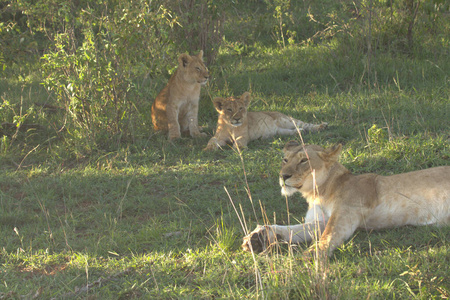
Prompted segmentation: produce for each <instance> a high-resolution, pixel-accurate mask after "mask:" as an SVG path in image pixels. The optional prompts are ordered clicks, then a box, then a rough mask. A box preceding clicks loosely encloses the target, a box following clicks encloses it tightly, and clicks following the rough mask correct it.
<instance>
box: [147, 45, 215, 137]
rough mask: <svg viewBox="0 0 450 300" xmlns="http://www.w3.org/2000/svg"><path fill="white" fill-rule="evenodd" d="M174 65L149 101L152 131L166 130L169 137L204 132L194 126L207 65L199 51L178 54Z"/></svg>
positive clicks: (206, 77)
mask: <svg viewBox="0 0 450 300" xmlns="http://www.w3.org/2000/svg"><path fill="white" fill-rule="evenodd" d="M178 63H179V65H178V68H177V70H176V71H175V73H174V74H173V75H172V77H170V79H169V82H168V83H167V85H166V87H165V88H164V89H162V91H161V92H160V93H159V94H158V96H157V97H156V99H155V101H154V102H153V105H152V122H153V127H154V129H155V130H156V131H164V132H168V133H169V139H170V140H173V139H176V138H179V137H181V133H189V134H190V135H191V137H200V136H206V133H201V132H200V130H199V127H198V119H197V118H198V102H199V100H200V87H201V86H202V85H204V84H206V82H207V81H208V78H209V73H208V68H206V66H205V65H204V63H203V51H200V53H199V54H198V55H196V56H190V55H188V54H181V55H180V56H179V57H178Z"/></svg>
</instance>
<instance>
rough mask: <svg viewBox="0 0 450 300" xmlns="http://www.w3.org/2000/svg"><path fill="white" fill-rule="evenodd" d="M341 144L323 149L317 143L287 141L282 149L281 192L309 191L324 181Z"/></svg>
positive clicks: (335, 159) (288, 193)
mask: <svg viewBox="0 0 450 300" xmlns="http://www.w3.org/2000/svg"><path fill="white" fill-rule="evenodd" d="M341 149H342V146H341V145H337V146H335V147H332V148H328V149H323V148H322V147H320V146H317V145H311V146H305V147H303V146H302V145H299V144H298V143H297V142H292V141H291V142H288V143H287V144H286V146H285V147H284V149H283V152H284V158H283V163H282V166H281V171H280V186H281V194H282V195H285V196H291V195H293V194H294V193H296V192H305V193H309V192H312V191H314V189H315V187H317V186H320V185H321V184H322V183H323V182H325V180H326V178H327V175H328V170H329V167H330V166H331V164H332V163H334V162H336V161H337V159H338V157H339V154H340V152H341Z"/></svg>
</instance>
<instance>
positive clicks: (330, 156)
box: [318, 144, 342, 162]
mask: <svg viewBox="0 0 450 300" xmlns="http://www.w3.org/2000/svg"><path fill="white" fill-rule="evenodd" d="M341 152H342V145H341V144H336V145H334V146H332V147H330V148H327V149H325V150H324V151H322V152H319V153H318V154H319V156H320V157H321V158H322V159H324V160H327V161H331V162H335V161H338V160H339V156H340V154H341Z"/></svg>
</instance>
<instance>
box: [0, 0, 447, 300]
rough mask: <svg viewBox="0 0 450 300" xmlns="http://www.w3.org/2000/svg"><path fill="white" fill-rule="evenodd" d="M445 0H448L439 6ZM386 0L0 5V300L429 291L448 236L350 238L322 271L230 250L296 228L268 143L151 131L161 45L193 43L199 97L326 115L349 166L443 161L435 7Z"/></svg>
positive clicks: (295, 206)
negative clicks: (206, 74)
mask: <svg viewBox="0 0 450 300" xmlns="http://www.w3.org/2000/svg"><path fill="white" fill-rule="evenodd" d="M447 2H448V1H447ZM447 2H446V1H444V0H422V1H415V0H402V1H376V0H359V1H346V0H341V1H308V0H305V1H290V0H264V1H257V0H252V1H220V0H219V1H214V0H202V1H193V0H182V1H158V0H156V1H144V0H137V1H129V2H126V1H116V0H107V1H84V0H79V1H69V0H62V1H52V0H34V1H31V0H11V1H6V0H0V67H1V68H0V72H1V76H0V99H1V101H0V122H1V127H0V170H1V172H0V241H1V243H0V299H19V298H25V299H33V298H34V299H37V298H42V299H48V298H89V299H105V298H113V299H128V298H152V299H153V298H162V299H166V298H188V299H189V298H194V299H198V298H268V299H279V298H280V299H281V298H283V299H296V298H299V299H311V298H333V299H350V298H351V299H359V298H370V299H386V298H390V299H391V298H400V299H411V298H417V299H446V298H449V297H450V285H449V280H448V278H449V277H450V273H449V271H448V265H449V262H450V261H449V260H450V259H449V258H450V254H449V251H450V246H449V240H450V238H449V236H450V229H449V228H448V227H442V228H434V227H422V228H413V227H405V228H397V229H389V230H384V231H379V232H366V231H359V232H357V234H356V235H355V237H353V238H352V239H351V240H350V241H348V242H347V243H346V244H345V245H343V246H342V247H341V248H340V249H339V250H337V251H336V252H335V255H334V256H333V257H331V258H330V260H329V261H328V262H324V261H316V262H306V261H302V260H301V259H300V257H301V255H300V253H301V251H297V249H298V248H302V247H303V246H300V247H290V246H288V245H282V246H281V248H280V249H274V251H273V252H272V253H269V254H268V255H260V256H253V255H251V254H248V253H243V252H242V251H241V250H240V241H241V237H242V236H243V235H244V234H245V232H246V231H247V230H251V229H253V227H254V226H255V225H256V224H261V223H263V222H271V223H272V222H277V223H280V224H288V223H296V222H300V221H301V217H302V216H303V214H304V213H305V211H306V203H305V201H304V200H303V199H302V198H301V197H300V196H295V197H292V198H290V199H284V198H283V197H282V196H281V195H280V191H279V187H278V183H277V182H278V179H277V177H278V176H277V173H278V171H279V166H280V161H281V152H280V150H281V149H282V147H283V145H284V144H285V142H287V141H288V140H290V139H293V138H295V139H299V138H300V137H276V138H274V139H270V140H262V141H256V142H253V143H251V144H250V145H249V148H248V149H246V150H245V151H243V152H242V153H237V152H235V151H233V150H231V149H228V150H223V151H218V152H215V153H204V152H202V151H201V149H202V148H203V147H204V146H205V145H206V143H207V141H208V138H204V139H199V140H192V139H187V138H186V139H181V140H179V141H176V142H174V143H170V142H168V141H167V139H166V137H165V136H164V135H161V134H157V133H155V132H153V129H152V125H151V118H150V106H151V104H152V100H153V98H154V97H155V96H156V95H157V93H158V92H159V91H160V90H161V89H162V88H163V87H164V85H165V84H166V82H167V80H168V78H169V76H170V74H171V73H172V72H173V71H174V70H175V68H176V57H177V56H178V55H179V54H180V53H184V52H189V53H196V52H197V51H198V50H200V49H203V51H204V52H205V55H206V60H207V62H208V65H209V68H210V70H211V73H212V79H211V82H210V83H209V85H208V86H206V87H205V88H204V90H203V93H202V97H201V102H200V106H201V107H200V114H199V119H200V123H201V125H202V126H203V127H204V129H205V131H206V132H208V133H209V134H211V135H212V134H213V133H214V130H215V124H216V118H217V116H216V113H215V111H214V109H213V107H212V105H211V99H212V98H213V97H216V96H228V95H239V94H241V93H243V92H244V91H251V92H252V94H253V96H254V100H253V102H252V107H251V109H254V110H269V109H270V110H278V111H281V112H284V113H286V114H289V115H292V116H294V117H296V118H299V119H301V120H303V121H307V122H321V121H326V122H329V124H330V128H329V129H328V130H327V131H324V132H321V133H319V134H307V135H304V136H303V137H302V138H303V140H304V141H305V142H306V143H316V144H320V145H323V146H329V145H332V144H335V143H342V144H344V151H343V155H342V159H341V161H342V163H343V164H344V165H346V166H347V167H348V168H349V169H350V170H352V171H353V172H355V173H362V172H377V173H380V174H395V173H400V172H405V171H411V170H417V169H423V168H428V167H433V166H439V165H449V157H450V147H449V139H450V122H449V121H448V120H449V119H450V96H449V95H450V86H449V80H450V79H449V75H450V72H449V70H450V60H449V59H448V57H449V54H450V53H449V52H450V36H449V34H448V33H449V32H450V5H449V3H447Z"/></svg>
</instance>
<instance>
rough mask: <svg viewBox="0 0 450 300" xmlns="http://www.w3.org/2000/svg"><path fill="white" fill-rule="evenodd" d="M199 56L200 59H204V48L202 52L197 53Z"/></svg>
mask: <svg viewBox="0 0 450 300" xmlns="http://www.w3.org/2000/svg"><path fill="white" fill-rule="evenodd" d="M197 57H198V58H199V59H200V60H203V50H200V52H199V53H198V54H197Z"/></svg>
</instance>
